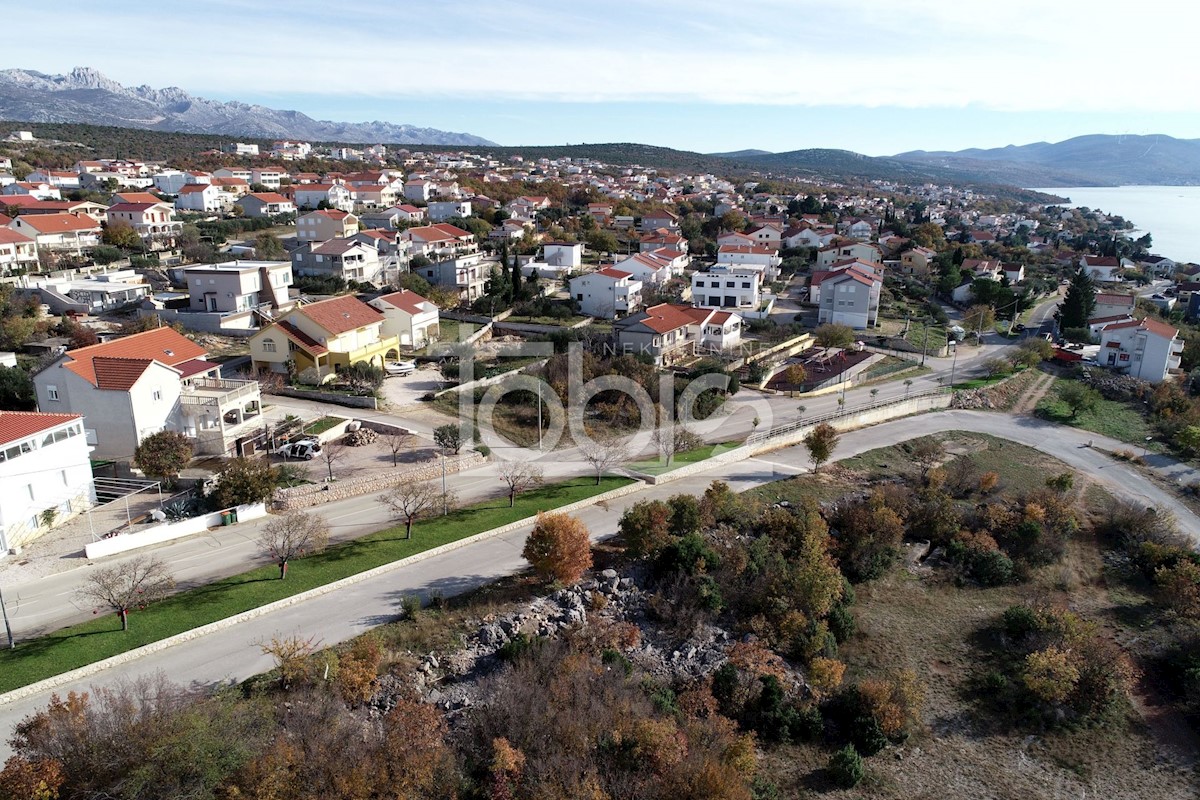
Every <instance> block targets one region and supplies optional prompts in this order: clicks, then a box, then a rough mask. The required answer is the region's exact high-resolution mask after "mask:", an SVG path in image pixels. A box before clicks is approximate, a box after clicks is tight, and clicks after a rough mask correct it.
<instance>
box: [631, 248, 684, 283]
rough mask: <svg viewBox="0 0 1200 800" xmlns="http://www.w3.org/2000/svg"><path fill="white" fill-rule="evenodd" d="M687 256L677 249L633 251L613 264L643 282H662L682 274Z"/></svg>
mask: <svg viewBox="0 0 1200 800" xmlns="http://www.w3.org/2000/svg"><path fill="white" fill-rule="evenodd" d="M687 264H688V258H687V256H686V255H684V254H683V253H680V252H679V251H677V250H654V251H652V252H649V253H634V254H633V255H631V256H629V257H628V258H625V259H622V260H621V261H618V262H617V263H615V264H613V267H614V268H615V269H619V270H622V271H624V272H628V273H630V274H631V275H633V277H634V279H636V280H639V281H642V282H643V283H652V284H659V285H661V284H663V283H666V282H667V281H669V280H671V278H674V277H677V276H680V275H682V274H683V269H684V267H685V266H687Z"/></svg>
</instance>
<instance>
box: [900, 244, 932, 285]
mask: <svg viewBox="0 0 1200 800" xmlns="http://www.w3.org/2000/svg"><path fill="white" fill-rule="evenodd" d="M935 258H937V252H936V251H935V250H930V249H929V248H928V247H920V246H917V247H913V248H911V249H909V250H905V251H904V252H903V253H901V254H900V271H901V272H902V273H904V274H905V275H915V276H916V277H918V278H923V277H926V276H928V275H929V274H930V272H931V271H932V270H933V266H934V264H933V262H934V259H935Z"/></svg>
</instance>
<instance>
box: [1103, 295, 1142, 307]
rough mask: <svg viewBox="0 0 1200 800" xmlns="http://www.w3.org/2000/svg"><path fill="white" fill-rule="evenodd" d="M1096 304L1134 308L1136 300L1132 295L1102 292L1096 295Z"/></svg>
mask: <svg viewBox="0 0 1200 800" xmlns="http://www.w3.org/2000/svg"><path fill="white" fill-rule="evenodd" d="M1096 304H1097V305H1105V306H1129V307H1130V308H1133V307H1134V305H1135V304H1136V299H1135V298H1134V296H1133V295H1131V294H1108V293H1106V292H1101V293H1100V294H1097V295H1096Z"/></svg>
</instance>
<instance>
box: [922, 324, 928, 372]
mask: <svg viewBox="0 0 1200 800" xmlns="http://www.w3.org/2000/svg"><path fill="white" fill-rule="evenodd" d="M924 325H925V334H924V336H922V337H921V366H922V367H923V366H925V356H926V355H928V353H929V320H928V318H927V319H926V320H925V322H924Z"/></svg>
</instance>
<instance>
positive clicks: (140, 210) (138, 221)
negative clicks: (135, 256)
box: [107, 202, 183, 250]
mask: <svg viewBox="0 0 1200 800" xmlns="http://www.w3.org/2000/svg"><path fill="white" fill-rule="evenodd" d="M107 217H108V220H107V222H108V224H109V227H111V226H113V225H120V224H124V225H128V226H129V227H131V228H133V230H134V231H135V232H136V233H137V235H138V236H139V237H140V238H141V240H142V243H143V244H144V245H145V246H146V247H147V249H149V250H162V249H164V248H171V247H174V246H175V241H176V239H177V238H178V237H179V234H180V232H181V231H182V230H183V223H182V222H180V221H178V220H177V219H175V209H174V208H172V207H171V205H170V204H169V203H163V202H154V203H117V204H116V205H112V206H109V208H108V213H107Z"/></svg>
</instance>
